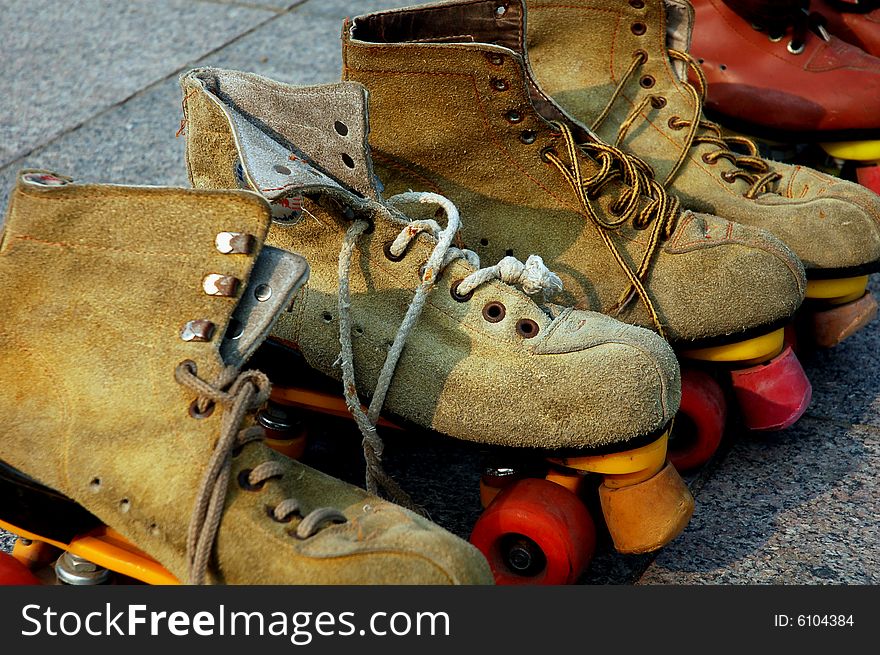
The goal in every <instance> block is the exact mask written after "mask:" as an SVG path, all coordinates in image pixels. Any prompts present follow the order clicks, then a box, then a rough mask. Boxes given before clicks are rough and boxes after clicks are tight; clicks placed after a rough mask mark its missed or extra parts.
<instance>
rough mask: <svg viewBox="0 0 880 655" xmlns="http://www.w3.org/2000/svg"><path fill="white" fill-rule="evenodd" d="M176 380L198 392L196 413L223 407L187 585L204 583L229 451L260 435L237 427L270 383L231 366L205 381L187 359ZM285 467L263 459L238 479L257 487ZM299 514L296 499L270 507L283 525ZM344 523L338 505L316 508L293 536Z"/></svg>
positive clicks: (189, 544)
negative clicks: (218, 406) (216, 376)
mask: <svg viewBox="0 0 880 655" xmlns="http://www.w3.org/2000/svg"><path fill="white" fill-rule="evenodd" d="M174 378H175V379H176V380H177V382H178V383H180V384H181V385H183V386H184V387H186V388H188V389H191V390H192V391H194V392H195V393H196V394H197V399H196V401H195V403H194V404H193V414H194V416H207V415H208V414H209V413H210V411H211V410H212V408H213V406H215V405H220V406H221V407H223V409H224V412H223V418H222V420H221V423H220V437H219V439H218V440H217V443H216V445H215V446H214V452H213V454H212V455H211V459H210V461H209V462H208V466H207V467H206V469H205V472H204V474H203V476H202V482H201V484H200V485H199V490H198V493H197V494H196V500H195V503H194V506H193V512H192V517H191V518H190V523H189V531H188V534H187V540H186V550H187V559H188V561H189V581H190V584H202V583H204V581H205V576H206V573H207V570H208V563H209V561H210V558H211V551H212V550H213V547H214V542H215V540H216V538H217V532H218V530H219V528H220V521H221V519H222V517H223V510H224V503H225V500H226V490H227V488H228V487H229V476H230V474H231V471H232V456H233V451H234V450H235V449H236V448H240V447H242V446H244V445H245V444H248V443H250V442H252V441H257V440H259V439H262V438H263V436H264V433H263V429H262V428H261V427H259V426H251V427H248V428H244V429H240V426H241V423H242V421H243V420H244V418H245V416H246V415H247V414H248V413H250V412H253V411H255V410H257V409H258V408H259V407H260V406H262V405H263V404H264V403H265V402H266V401H267V400H268V398H269V390H270V384H269V378H267V377H266V375H265V374H263V373H261V372H259V371H244V372H241V373H240V372H239V370H238V369H237V368H236V367H234V366H228V367H226V368H225V369H223V371H221V373H220V375H219V376H218V378H217V379H216V380H215V381H214V382H206V381H205V380H203V379H201V378H200V377H198V375H197V370H196V365H195V364H194V363H193V362H191V361H185V362H182V363H181V364H180V365H178V367H177V368H176V369H175V371H174ZM285 469H286V467H285V466H283V465H282V464H281V463H279V462H277V461H266V462H263V463H261V464H259V465H258V466H256V467H254V468H253V469H251V470H250V472H248V473H247V475H246V476H244V475H243V477H244V479H243V480H242V481H241V483H242V484H243V486H244V488H246V489H247V488H250V489H259V488H260V487H262V486H263V485H264V484H265V483H266V482H268V481H269V480H271V479H280V478H281V477H282V476H283V475H284V472H285ZM243 473H244V472H243ZM297 514H299V515H302V513H301V510H300V504H299V502H297V501H296V500H295V499H293V498H287V499H285V500H283V501H281V502H280V503H278V504H277V505H276V506H275V507H274V508H272V512H271V518H273V519H274V520H275V521H278V522H281V523H286V522H288V521H291V520H292V519H293V517H294V516H295V515H297ZM345 521H346V518H345V516H344V515H343V514H342V512H340V511H339V510H337V509H336V508H332V507H322V508H318V509H315V510H313V511H311V512H309V514H308V515H306V516H303V517H302V520H301V521H300V523H299V524H298V525H297V527H296V531H295V533H294V535H295V536H296V537H297V538H300V539H307V538H309V537H311V536H313V535H314V534H316V533H317V532H318V530H320V529H321V528H322V527H323V526H325V525H327V524H331V523H344V522H345Z"/></svg>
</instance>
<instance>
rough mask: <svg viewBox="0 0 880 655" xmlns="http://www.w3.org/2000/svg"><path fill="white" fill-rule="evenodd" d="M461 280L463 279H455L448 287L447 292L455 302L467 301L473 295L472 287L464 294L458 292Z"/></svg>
mask: <svg viewBox="0 0 880 655" xmlns="http://www.w3.org/2000/svg"><path fill="white" fill-rule="evenodd" d="M462 282H464V280H456V281H455V282H453V283H452V286H451V287H449V294H450V295H451V296H452V299H453V300H455V301H456V302H467V301H468V300H470V299H471V298H473V297H474V289H471V290H470V291H469V292H468V293H466V294H464V295H462V294H460V293H459V292H458V285H460V284H461V283H462Z"/></svg>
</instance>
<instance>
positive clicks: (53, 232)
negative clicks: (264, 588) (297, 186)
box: [0, 171, 492, 584]
mask: <svg viewBox="0 0 880 655" xmlns="http://www.w3.org/2000/svg"><path fill="white" fill-rule="evenodd" d="M269 222H270V211H269V206H268V204H267V203H266V202H265V201H264V200H263V199H262V198H260V197H259V196H257V195H256V194H253V193H250V192H246V191H223V192H218V191H194V190H190V189H169V188H156V187H123V186H106V185H105V186H100V185H80V184H73V183H71V182H70V180H69V179H67V178H63V177H60V176H57V175H54V174H51V173H48V172H44V171H25V172H23V173H22V174H21V175H20V177H19V179H18V184H17V187H16V189H15V190H14V192H13V194H12V198H11V202H10V206H9V211H8V214H7V218H6V222H5V225H4V228H3V231H2V234H0V279H2V281H3V287H4V290H5V291H4V293H3V295H2V300H0V311H2V314H3V326H2V328H0V333H2V341H3V344H4V347H3V348H2V349H0V371H2V375H3V382H2V384H0V423H2V425H3V438H2V439H0V460H2V461H0V487H2V489H3V492H4V497H5V498H7V501H5V502H4V503H3V505H2V509H0V526H2V527H3V528H5V529H8V530H11V531H13V532H16V533H17V534H18V535H20V537H22V539H21V540H20V541H19V543H18V545H17V546H16V549H15V551H14V555H15V556H16V558H17V559H19V560H20V561H24V562H28V563H30V564H32V565H33V566H37V565H39V564H40V563H42V562H45V560H46V559H47V558H54V557H55V556H56V555H57V554H58V552H59V550H60V551H63V553H62V554H61V557H59V558H58V561H57V563H56V564H55V570H56V572H57V575H58V578H59V579H60V580H61V581H63V582H68V583H71V584H92V583H97V582H102V581H105V580H107V577H108V575H109V573H108V570H112V571H115V572H117V573H120V574H122V575H124V576H128V577H129V578H134V579H136V580H139V581H143V582H150V583H158V584H172V583H176V582H177V581H183V582H192V583H201V582H208V583H230V584H264V583H273V584H307V583H320V584H337V583H344V584H385V583H393V584H407V583H418V584H425V583H439V584H450V583H491V580H492V578H491V575H490V573H489V569H488V567H487V566H486V562H485V560H484V558H483V557H482V556H481V555H480V554H479V552H478V551H477V550H476V549H475V548H473V547H472V546H471V545H469V544H467V543H466V542H464V541H463V540H461V539H459V538H457V537H455V536H453V535H451V534H449V533H448V532H446V531H444V530H442V529H440V528H438V527H437V526H435V525H434V524H432V523H430V522H429V521H427V520H425V519H423V518H421V517H419V516H417V515H415V514H413V513H411V512H409V511H407V510H404V509H403V508H400V507H397V506H395V505H392V504H391V503H388V502H385V501H383V500H381V499H379V498H376V497H374V496H370V495H368V494H366V493H365V492H363V491H362V490H360V489H357V488H355V487H353V486H350V485H348V484H345V483H343V482H340V481H339V480H336V479H333V478H331V477H329V476H326V475H324V474H322V473H319V472H318V471H315V470H312V469H310V468H308V467H306V466H303V465H301V464H299V463H298V462H296V461H294V460H291V459H289V458H287V457H284V456H282V455H280V454H278V453H277V452H275V451H274V450H272V449H270V448H268V447H267V446H266V445H265V444H263V443H262V439H261V436H262V430H261V429H260V428H259V427H255V426H254V423H253V417H252V414H253V411H254V410H255V409H256V408H257V407H259V406H260V405H262V404H263V403H264V402H265V400H266V399H267V398H268V396H269V382H268V379H267V378H266V376H265V375H263V374H262V373H259V372H258V371H241V370H240V368H241V366H242V364H243V362H244V361H245V360H246V359H247V358H248V357H249V356H250V354H251V353H252V352H253V350H254V349H255V348H256V347H257V346H258V345H259V344H260V342H262V340H263V339H264V338H265V336H266V334H267V333H268V332H269V331H270V329H271V328H272V326H273V324H274V323H275V321H276V319H277V318H278V316H279V315H281V314H282V313H284V312H285V311H286V310H287V309H288V308H289V306H290V304H291V302H292V301H294V300H295V298H296V294H297V291H298V289H299V288H300V287H301V285H302V284H303V283H304V282H305V280H306V278H307V277H308V266H307V264H306V261H305V260H304V259H303V258H302V257H300V256H299V255H295V254H291V253H288V252H285V251H281V250H278V249H275V248H271V247H264V246H263V243H264V240H265V236H266V232H267V229H268V225H269ZM13 499H14V500H13ZM52 551H54V552H52Z"/></svg>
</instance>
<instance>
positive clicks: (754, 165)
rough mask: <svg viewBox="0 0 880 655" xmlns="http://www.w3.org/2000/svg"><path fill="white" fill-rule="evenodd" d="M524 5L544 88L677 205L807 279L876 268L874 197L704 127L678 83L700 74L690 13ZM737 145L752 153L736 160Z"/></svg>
mask: <svg viewBox="0 0 880 655" xmlns="http://www.w3.org/2000/svg"><path fill="white" fill-rule="evenodd" d="M526 6H527V11H528V21H527V25H528V50H529V57H530V60H531V62H532V66H533V68H534V71H535V76H536V77H537V79H538V81H539V83H540V84H541V88H543V89H544V90H545V91H546V92H547V93H549V94H550V95H552V96H553V98H554V99H555V100H556V101H557V102H558V103H559V104H560V105H562V107H564V108H565V109H566V110H567V111H569V112H571V113H572V115H573V116H574V117H575V118H577V119H578V120H579V121H581V122H582V123H584V124H585V125H587V126H590V127H591V128H592V129H593V130H595V132H596V133H597V134H598V135H599V137H600V138H602V139H603V140H605V141H608V142H609V143H616V144H619V145H620V146H621V147H622V148H623V149H624V150H626V152H628V153H631V154H633V155H636V156H638V157H639V158H641V159H643V160H644V161H646V162H647V163H648V164H650V166H651V167H652V168H653V170H654V173H655V174H656V176H657V179H659V180H662V181H663V183H664V184H665V185H666V186H667V187H668V188H669V189H670V190H671V191H672V192H673V193H675V195H677V196H678V197H679V198H681V200H682V203H683V205H684V206H685V207H687V208H688V209H692V210H694V211H701V212H709V213H712V214H717V215H719V216H722V217H724V218H727V219H730V220H733V221H736V222H738V223H743V224H745V225H751V226H755V227H760V228H764V229H766V230H768V231H770V232H772V233H773V234H774V235H775V236H777V237H779V238H780V239H781V240H782V241H784V242H785V244H786V245H787V246H789V247H790V248H791V249H792V250H793V251H794V252H795V254H796V255H797V256H798V257H799V258H800V259H801V261H802V262H803V264H804V266H805V268H806V271H807V276H808V277H832V276H847V275H856V274H862V273H863V272H865V271H868V270H873V269H875V268H876V266H877V263H878V259H880V198H878V196H877V195H876V194H874V193H873V192H871V191H869V190H868V189H865V188H864V187H861V186H859V185H857V184H853V183H851V182H847V181H844V180H840V179H838V178H832V177H831V176H829V175H826V174H824V173H819V172H818V171H814V170H811V169H808V168H805V167H800V166H789V165H786V164H780V163H776V162H770V161H765V160H762V159H761V158H760V157H758V156H757V152H756V150H755V149H754V147H753V146H752V145H751V144H750V143H748V142H744V141H743V140H742V139H739V140H731V141H729V142H728V141H725V139H723V138H722V137H721V132H720V129H719V128H717V127H716V126H715V125H714V124H712V123H710V122H708V121H707V120H706V119H705V117H704V116H703V114H702V104H703V95H704V94H703V93H701V90H700V86H699V83H698V82H699V80H696V81H695V82H694V83H690V82H688V81H687V75H688V72H690V74H691V76H692V77H693V76H695V75H697V76H698V75H699V72H698V70H697V66H698V65H697V63H696V62H695V60H693V59H692V58H691V57H690V55H688V54H687V50H688V47H689V43H690V36H691V28H692V25H693V9H692V8H691V6H690V5H689V4H687V3H686V2H681V1H678V0H644V1H640V2H637V3H627V2H614V1H612V0H573V1H572V2H566V3H564V4H560V3H554V2H549V1H546V0H527V1H526ZM749 29H750V28H749ZM728 63H730V64H732V63H733V62H732V61H731V62H728ZM772 82H773V80H771V81H770V83H772ZM615 94H616V95H615ZM734 141H737V143H734ZM737 145H739V146H746V148H748V149H750V150H751V155H749V156H741V155H737V154H736V153H734V152H733V151H732V147H736V146H737Z"/></svg>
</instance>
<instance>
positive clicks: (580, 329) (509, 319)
mask: <svg viewBox="0 0 880 655" xmlns="http://www.w3.org/2000/svg"><path fill="white" fill-rule="evenodd" d="M181 84H182V87H183V94H184V112H185V113H184V116H185V118H184V126H185V134H186V141H187V162H188V167H189V173H190V178H191V181H192V183H193V185H194V186H196V187H211V188H228V187H237V186H243V187H247V188H250V189H253V190H256V191H257V192H259V193H261V194H262V195H263V196H264V197H266V199H267V200H269V201H270V202H271V203H272V205H273V215H274V220H273V225H272V227H271V229H270V230H269V236H268V241H267V242H268V243H269V244H271V245H273V246H275V247H279V248H283V249H285V250H292V251H297V252H302V253H303V254H304V256H306V257H307V258H308V260H309V263H310V265H311V277H310V279H309V284H308V285H307V286H305V287H304V288H303V291H302V296H301V298H300V299H299V301H298V303H297V305H296V306H295V308H294V311H293V312H291V313H289V314H286V315H283V316H282V317H281V319H280V320H279V322H278V324H277V326H276V327H275V329H274V330H273V332H272V338H271V340H270V342H271V343H273V344H274V346H273V347H274V348H275V349H276V353H275V354H270V355H269V356H268V357H267V358H268V359H270V360H273V361H274V362H275V367H276V368H281V369H282V371H281V373H279V374H277V375H274V374H273V378H274V379H277V380H279V383H278V384H276V393H275V395H274V396H273V401H274V403H273V405H271V406H270V408H269V409H268V410H267V412H266V413H265V414H264V415H263V417H262V418H263V421H264V424H266V425H269V426H271V428H272V430H273V431H274V432H273V436H274V437H275V438H276V439H277V441H278V442H281V443H288V444H290V445H291V447H292V448H294V449H295V448H297V445H296V444H297V440H298V439H299V436H298V434H299V433H298V430H299V429H300V428H299V426H301V425H302V424H303V423H306V424H307V423H308V420H309V419H308V415H309V414H311V415H315V414H319V415H336V416H339V415H345V414H346V413H351V415H352V416H353V418H354V420H355V421H356V423H357V425H358V427H359V429H360V430H361V433H362V435H363V443H364V446H365V452H364V455H365V459H366V461H367V474H368V475H367V480H366V485H367V487H368V489H373V488H375V489H380V490H383V491H384V492H386V493H388V494H391V495H392V497H395V498H397V497H399V495H400V493H401V492H402V491H403V490H401V489H399V488H394V487H393V486H391V487H389V486H388V484H387V482H388V481H387V479H385V478H384V474H382V472H381V461H380V455H381V453H382V448H383V446H382V440H381V437H380V434H379V428H381V427H382V426H383V425H384V426H386V427H390V424H394V425H396V426H398V427H401V428H406V429H407V431H410V430H413V431H419V430H430V431H432V432H433V433H439V434H441V435H450V436H452V437H455V438H457V439H461V440H466V441H470V442H474V443H479V444H483V445H484V446H486V447H487V448H489V449H490V450H493V451H494V450H500V451H501V452H502V453H504V455H502V457H513V456H514V455H512V454H511V453H516V456H517V457H519V456H523V457H525V458H526V459H527V460H529V461H530V462H531V463H532V464H533V466H530V467H529V468H530V469H536V470H538V469H539V471H538V472H535V473H534V474H533V475H532V476H531V477H529V478H528V479H516V480H514V479H513V478H512V477H509V478H508V479H507V480H505V481H504V483H503V484H502V483H501V482H499V483H498V484H495V486H494V490H495V491H499V490H500V493H498V494H497V498H496V499H495V500H493V501H492V502H491V504H490V506H489V508H488V509H487V510H486V512H485V513H484V514H483V516H482V517H481V518H480V520H479V521H478V522H477V524H476V526H475V527H474V532H473V538H472V541H473V543H475V544H476V545H477V546H478V547H479V548H480V550H481V551H482V552H483V553H484V554H485V555H486V557H487V559H488V560H489V563H490V565H491V567H492V570H493V572H494V574H495V579H496V581H497V582H503V583H545V584H562V583H570V582H574V581H575V580H577V578H578V577H579V575H580V574H581V573H582V572H583V571H584V569H585V568H586V566H587V565H588V562H589V559H590V557H591V554H592V550H593V548H594V542H595V526H594V524H593V520H592V519H591V515H590V513H589V511H588V510H587V504H589V503H590V502H591V501H592V500H593V499H595V498H596V494H597V495H598V497H599V498H600V504H601V511H600V512H599V516H600V517H601V520H603V521H604V522H605V523H606V525H607V528H608V531H609V533H610V535H611V538H612V540H613V543H614V546H615V548H616V549H617V550H618V551H620V552H622V553H636V552H645V551H650V550H655V549H657V548H659V547H661V546H662V545H664V544H665V543H667V542H668V541H670V540H671V539H673V538H674V537H675V536H676V535H677V534H679V532H680V531H681V530H682V529H683V528H684V526H685V525H686V524H687V522H688V520H689V517H690V515H691V512H692V509H693V498H692V497H691V495H690V493H689V491H688V489H687V487H686V486H685V485H684V483H683V482H682V480H681V478H680V476H679V475H678V473H677V471H676V470H675V469H674V468H673V467H672V466H671V465H670V464H669V463H668V462H667V459H666V443H667V439H668V436H667V433H668V429H669V425H670V422H671V420H672V417H673V416H674V414H675V411H676V409H677V407H678V403H679V392H680V383H679V370H678V365H677V362H676V360H675V355H674V353H673V351H672V350H671V349H670V348H669V346H668V345H667V344H666V343H665V342H664V341H663V340H662V339H660V338H659V337H658V336H657V335H656V334H654V333H652V332H651V331H649V330H644V329H642V328H638V327H635V326H631V325H626V324H624V323H621V322H619V321H615V320H614V319H612V318H609V317H607V316H604V315H602V314H598V313H595V312H587V311H579V310H573V309H571V308H562V307H560V306H557V305H554V304H551V303H549V302H548V301H547V300H546V298H548V297H552V296H553V294H555V293H558V292H559V291H560V289H561V281H560V280H559V278H558V277H557V276H556V275H555V274H553V273H552V272H550V271H549V270H548V269H547V268H546V267H545V266H544V265H543V262H542V261H541V259H540V257H536V256H530V257H528V258H527V259H526V261H525V263H522V262H520V261H518V260H517V259H516V258H514V257H512V256H507V257H504V258H502V260H501V261H500V262H499V263H498V264H497V265H494V266H488V267H485V268H481V267H480V262H479V258H478V257H477V256H476V255H475V254H474V253H473V252H472V251H468V250H465V249H462V248H459V247H457V245H454V244H457V243H458V233H459V229H460V218H459V214H458V211H457V208H456V207H455V205H454V204H452V203H451V202H450V201H449V200H448V199H446V198H443V197H442V196H439V195H437V194H433V193H429V192H406V193H403V194H400V195H396V196H394V197H390V198H388V199H387V200H386V199H383V196H382V194H381V191H380V186H379V181H378V179H377V178H376V176H375V175H374V173H373V163H372V160H371V157H370V151H369V147H368V145H367V133H368V130H369V127H368V122H367V112H366V108H367V95H366V91H365V90H364V89H363V87H362V86H361V85H359V84H356V83H352V82H343V83H338V84H332V85H327V86H315V87H292V86H289V85H285V84H281V83H277V82H273V81H270V80H267V79H265V78H262V77H259V76H256V75H252V74H248V73H241V72H235V71H223V70H216V69H201V70H196V71H192V72H190V73H189V74H187V75H186V76H184V77H183V78H182V80H181ZM404 211H406V212H407V214H404V213H403V212H404ZM408 214H412V215H417V216H418V218H417V219H415V220H411V219H410V218H409V216H408ZM441 223H445V225H441ZM517 287H520V288H521V289H522V290H520V289H518V288H517ZM530 295H531V296H532V297H533V298H534V299H533V298H532V297H530ZM285 351H286V352H287V354H286V355H285V354H284V353H285ZM300 366H303V367H305V370H308V371H311V372H312V378H315V377H317V376H319V375H323V376H326V377H325V378H324V384H322V385H317V384H312V385H303V384H301V383H300V384H295V383H294V384H293V385H290V384H289V383H287V381H286V380H284V379H283V375H284V370H285V369H286V370H288V371H290V370H294V371H295V370H297V367H300ZM297 377H298V376H297V375H294V378H297ZM340 381H341V382H342V385H341V387H340V384H339V382H340ZM612 390H613V391H612ZM609 394H612V395H613V396H614V397H615V398H621V399H623V398H625V399H626V401H625V402H609ZM361 396H363V397H364V399H365V402H368V406H367V407H363V406H362V404H361ZM501 399H503V401H502V400H501ZM304 413H305V415H306V416H305V417H303V414H304ZM551 469H552V472H553V475H551V474H550V473H551ZM548 476H549V478H548ZM556 478H559V479H566V480H568V481H569V482H570V483H569V484H567V485H565V486H562V485H559V484H556V483H555V482H553V481H552V480H555V479H556ZM502 487H503V490H501V488H502ZM484 496H485V494H484ZM486 499H487V500H490V499H489V498H488V497H486ZM585 501H586V502H585ZM401 502H406V498H403V499H402V500H401Z"/></svg>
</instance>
